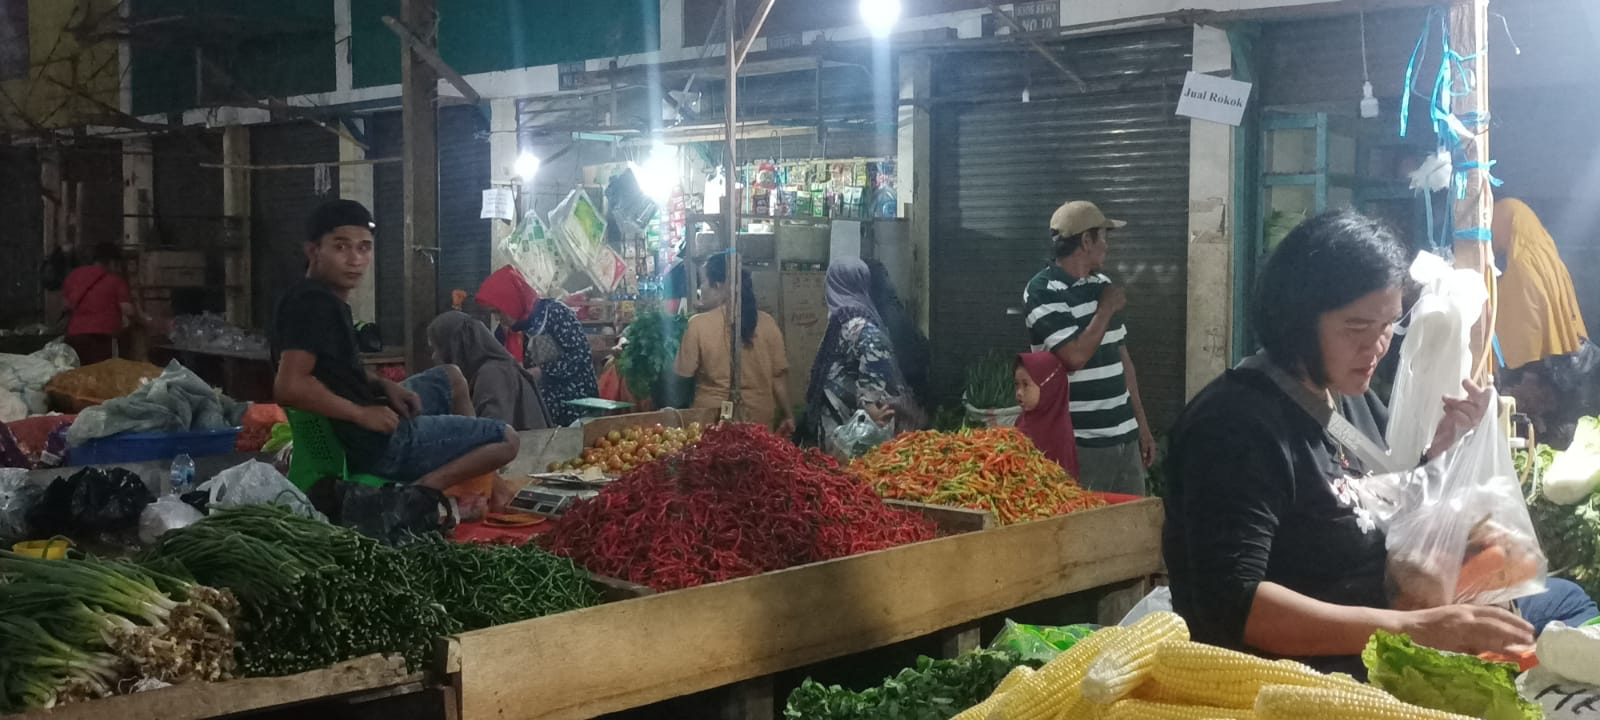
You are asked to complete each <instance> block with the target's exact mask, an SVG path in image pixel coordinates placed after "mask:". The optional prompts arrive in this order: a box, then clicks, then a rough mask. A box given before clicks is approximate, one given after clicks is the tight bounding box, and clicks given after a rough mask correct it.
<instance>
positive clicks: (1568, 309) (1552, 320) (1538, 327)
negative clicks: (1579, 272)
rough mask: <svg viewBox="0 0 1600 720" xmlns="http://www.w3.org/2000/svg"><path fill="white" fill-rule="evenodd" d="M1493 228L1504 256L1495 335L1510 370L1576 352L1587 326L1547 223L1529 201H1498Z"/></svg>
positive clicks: (1497, 252)
mask: <svg viewBox="0 0 1600 720" xmlns="http://www.w3.org/2000/svg"><path fill="white" fill-rule="evenodd" d="M1493 230H1494V254H1495V256H1496V257H1498V258H1504V259H1505V272H1504V273H1502V274H1501V275H1500V280H1499V300H1498V303H1497V308H1498V310H1497V311H1496V312H1497V315H1496V319H1495V334H1496V335H1497V336H1498V337H1499V340H1500V352H1501V354H1502V355H1503V356H1504V359H1505V367H1506V369H1508V370H1515V369H1517V368H1519V367H1522V366H1523V365H1526V364H1528V363H1531V362H1537V361H1539V360H1543V359H1545V358H1548V357H1554V356H1557V355H1569V354H1572V353H1575V352H1577V351H1578V350H1579V349H1580V347H1581V345H1582V342H1583V340H1584V339H1585V338H1587V337H1588V336H1589V331H1588V329H1587V328H1585V327H1584V325H1583V315H1582V314H1581V313H1580V312H1579V310H1578V296H1577V292H1576V291H1574V290H1573V287H1572V276H1571V275H1570V274H1568V272H1567V266H1566V265H1565V264H1563V263H1562V262H1561V255H1560V254H1559V253H1557V252H1556V243H1555V240H1553V239H1551V237H1550V232H1549V231H1547V230H1545V228H1544V223H1541V222H1539V216H1538V215H1535V214H1534V212H1533V209H1532V208H1529V207H1528V205H1527V203H1524V202H1522V201H1521V200H1514V199H1506V200H1501V201H1499V202H1497V203H1495V204H1494V227H1493Z"/></svg>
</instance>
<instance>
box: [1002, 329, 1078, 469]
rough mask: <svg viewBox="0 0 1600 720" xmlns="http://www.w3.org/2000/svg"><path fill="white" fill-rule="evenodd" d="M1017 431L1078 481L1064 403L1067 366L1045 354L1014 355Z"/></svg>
mask: <svg viewBox="0 0 1600 720" xmlns="http://www.w3.org/2000/svg"><path fill="white" fill-rule="evenodd" d="M1016 382H1017V406H1018V407H1020V408H1022V415H1021V416H1020V417H1018V418H1017V429H1018V430H1020V431H1022V434H1023V435H1026V436H1028V439H1029V440H1032V441H1033V445H1034V447H1037V448H1039V452H1042V453H1044V456H1045V457H1047V458H1050V460H1052V461H1054V462H1055V464H1057V465H1060V466H1061V468H1062V469H1063V470H1066V471H1067V474H1068V475H1071V476H1072V478H1073V479H1074V480H1076V479H1077V478H1078V443H1077V441H1076V440H1075V439H1074V438H1073V434H1072V409H1071V408H1070V407H1069V406H1068V404H1067V394H1068V388H1069V385H1068V383H1067V366H1065V365H1062V364H1061V358H1058V357H1056V356H1055V355H1052V354H1050V353H1047V352H1034V353H1023V354H1021V355H1018V356H1017V368H1016Z"/></svg>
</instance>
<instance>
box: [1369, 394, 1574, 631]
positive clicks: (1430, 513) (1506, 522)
mask: <svg viewBox="0 0 1600 720" xmlns="http://www.w3.org/2000/svg"><path fill="white" fill-rule="evenodd" d="M1489 402H1490V407H1496V406H1497V402H1498V396H1496V395H1495V394H1494V393H1492V392H1491V393H1490V397H1489ZM1361 488H1362V490H1361V492H1362V495H1363V502H1362V506H1363V514H1364V515H1366V516H1367V517H1368V518H1370V519H1371V520H1372V521H1374V522H1375V524H1376V525H1377V526H1378V527H1380V528H1382V529H1383V530H1384V531H1385V533H1386V534H1387V547H1388V551H1389V564H1388V577H1387V586H1388V590H1389V596H1390V601H1391V606H1392V607H1394V608H1395V609H1399V610H1411V609H1422V608H1430V607H1439V606H1442V605H1450V604H1455V603H1467V604H1479V605H1492V604H1500V603H1505V602H1509V601H1511V600H1515V599H1517V598H1520V597H1527V596H1529V595H1535V594H1538V593H1540V592H1543V591H1544V588H1545V578H1546V574H1547V572H1548V567H1547V561H1546V560H1545V556H1544V552H1543V551H1542V550H1540V548H1539V541H1538V539H1537V537H1536V536H1535V534H1534V530H1533V521H1532V520H1531V519H1530V517H1529V515H1528V506H1527V503H1526V502H1525V500H1524V499H1523V496H1522V486H1521V484H1520V483H1519V482H1518V481H1517V477H1516V470H1515V469H1514V467H1513V465H1512V461H1511V451H1510V446H1509V444H1508V442H1507V439H1506V436H1505V434H1504V432H1503V430H1502V428H1501V426H1500V422H1499V418H1498V417H1496V415H1495V413H1493V412H1486V413H1484V417H1483V419H1482V420H1481V421H1479V423H1478V425H1477V427H1475V428H1473V429H1472V430H1471V431H1470V432H1469V433H1467V435H1466V436H1465V437H1463V438H1462V439H1461V440H1460V441H1459V442H1457V443H1456V445H1455V446H1453V447H1451V448H1450V449H1449V450H1447V451H1445V452H1444V453H1443V454H1441V455H1440V456H1439V457H1437V458H1435V459H1434V460H1433V461H1432V462H1430V463H1428V464H1427V465H1424V466H1423V467H1420V468H1417V469H1415V470H1411V471H1407V472H1403V473H1391V474H1387V475H1378V476H1374V477H1370V478H1366V479H1364V480H1363V482H1362V483H1361Z"/></svg>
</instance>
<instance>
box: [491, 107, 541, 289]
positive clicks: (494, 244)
mask: <svg viewBox="0 0 1600 720" xmlns="http://www.w3.org/2000/svg"><path fill="white" fill-rule="evenodd" d="M489 130H490V132H489V184H490V185H491V186H492V187H505V186H512V187H515V186H516V185H517V184H518V180H517V177H516V174H515V172H516V171H515V168H516V162H517V155H518V154H519V153H520V152H521V148H520V147H519V145H518V143H517V101H516V100H515V99H513V98H498V99H495V100H491V101H489ZM528 187H529V188H531V187H532V186H531V185H529V186H528ZM519 204H521V205H523V207H521V208H518V214H519V215H520V214H521V213H522V212H526V211H528V210H530V209H532V204H533V196H532V195H531V194H524V195H523V196H522V197H521V201H520V203H519ZM516 228H517V225H516V223H515V222H506V221H504V220H491V221H489V242H490V245H489V269H490V270H491V271H493V270H498V269H500V267H502V266H504V265H507V264H509V263H510V262H511V258H509V257H506V255H505V253H504V251H503V250H502V247H503V245H504V242H505V240H506V238H509V237H511V233H512V232H513V231H514V230H516Z"/></svg>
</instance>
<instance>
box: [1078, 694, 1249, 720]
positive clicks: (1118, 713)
mask: <svg viewBox="0 0 1600 720" xmlns="http://www.w3.org/2000/svg"><path fill="white" fill-rule="evenodd" d="M1255 716H1256V714H1255V712H1254V711H1252V710H1239V709H1236V708H1219V707H1209V706H1206V705H1169V704H1167V703H1156V702H1150V701H1148V700H1134V699H1131V698H1130V699H1127V700H1118V701H1116V702H1114V703H1112V704H1110V705H1107V706H1106V707H1105V709H1104V710H1103V711H1102V712H1101V713H1100V716H1099V717H1100V718H1101V720H1254V718H1255Z"/></svg>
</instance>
